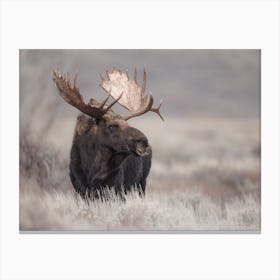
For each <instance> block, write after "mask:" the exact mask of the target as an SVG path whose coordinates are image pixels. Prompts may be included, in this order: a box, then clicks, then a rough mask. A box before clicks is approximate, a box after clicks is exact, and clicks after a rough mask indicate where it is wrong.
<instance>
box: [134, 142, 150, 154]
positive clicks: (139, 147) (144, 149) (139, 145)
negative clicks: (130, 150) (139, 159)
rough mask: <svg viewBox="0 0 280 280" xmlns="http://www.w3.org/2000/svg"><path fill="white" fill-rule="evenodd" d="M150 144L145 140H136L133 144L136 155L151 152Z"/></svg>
mask: <svg viewBox="0 0 280 280" xmlns="http://www.w3.org/2000/svg"><path fill="white" fill-rule="evenodd" d="M151 151H152V149H151V146H150V145H148V143H146V141H137V142H136V145H135V153H136V154H137V155H138V156H147V155H149V154H151Z"/></svg>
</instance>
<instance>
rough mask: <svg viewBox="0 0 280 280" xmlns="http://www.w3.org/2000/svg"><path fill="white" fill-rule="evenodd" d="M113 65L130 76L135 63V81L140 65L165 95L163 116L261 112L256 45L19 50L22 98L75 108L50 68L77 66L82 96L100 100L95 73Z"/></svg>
mask: <svg viewBox="0 0 280 280" xmlns="http://www.w3.org/2000/svg"><path fill="white" fill-rule="evenodd" d="M114 66H115V67H118V68H120V69H121V70H129V73H131V76H132V75H133V70H134V67H137V69H138V72H139V75H138V80H139V81H140V80H141V78H142V72H143V69H144V67H145V69H146V71H147V87H146V90H147V91H149V90H151V91H152V93H153V95H154V98H155V103H158V102H159V100H160V99H161V98H162V99H163V100H164V104H163V106H162V112H163V114H164V116H165V117H169V116H170V117H173V116H218V117H258V116H259V115H260V50H21V51H20V97H21V99H20V100H21V103H24V100H28V98H31V99H36V98H37V99H39V100H48V99H50V100H52V99H55V100H57V102H60V103H61V105H59V109H60V111H61V112H60V114H61V115H64V116H69V115H73V114H77V112H76V111H75V110H74V109H72V108H70V106H69V105H66V104H63V101H62V100H61V99H60V97H58V95H57V92H56V90H55V88H54V85H53V82H52V79H51V72H52V69H54V68H60V69H61V71H62V72H64V71H69V72H70V73H74V71H76V70H78V71H79V78H78V83H79V88H80V91H81V93H82V94H83V95H84V97H85V99H86V100H87V99H88V98H90V97H94V98H95V99H97V100H102V99H103V98H104V96H105V95H104V91H103V90H102V89H101V88H99V86H98V82H97V80H98V76H99V73H104V72H105V70H106V69H109V70H110V69H112V68H113V67H114ZM31 99H29V100H31ZM21 106H23V104H21ZM25 106H28V104H27V103H26V104H25ZM115 110H116V111H118V112H120V111H121V109H120V108H118V107H117V108H115Z"/></svg>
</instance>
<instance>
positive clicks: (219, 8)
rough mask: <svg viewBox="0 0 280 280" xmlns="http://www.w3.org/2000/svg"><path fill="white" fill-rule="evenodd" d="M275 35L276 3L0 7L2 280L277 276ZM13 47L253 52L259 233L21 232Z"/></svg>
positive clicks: (29, 3)
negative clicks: (256, 57)
mask: <svg viewBox="0 0 280 280" xmlns="http://www.w3.org/2000/svg"><path fill="white" fill-rule="evenodd" d="M279 34H280V32H279V3H278V1H267V0H266V1H225V2H224V1H187V2H183V1H179V2H175V1H173V2H168V1H155V2H146V1H144V2H142V3H141V2H133V3H131V2H116V1H114V2H110V1H105V2H88V1H85V2H82V1H69V2H67V1H61V2H54V1H50V2H46V1H40V2H39V1H38V2H35V1H23V0H21V1H10V2H8V1H4V2H1V177H0V178H1V193H0V196H1V204H0V205H1V226H0V228H1V244H0V250H1V259H0V260H1V263H0V270H1V277H2V279H93V278H98V279H113V278H114V279H279V275H280V273H279V263H280V259H279V237H280V232H279V222H280V217H279V212H280V211H279V204H280V203H279V185H280V184H279V140H280V139H279V128H280V124H279V77H280V75H279V63H278V62H279V47H280V46H279ZM20 48H43V49H45V48H74V49H75V48H187V49H190V48H192V49H196V48H231V49H232V48H256V49H262V234H260V235H250V234H249V235H248V234H245V235H241V234H238V235H229V234H227V235H215V234H213V235H190V234H188V235H89V234H88V235H74V234H68V235H67V234H59V235H48V234H47V235H45V234H42V235H28V234H25V235H22V234H21V235H20V234H19V232H18V176H17V174H18V111H16V110H15V107H17V106H18V62H19V61H18V49H20ZM15 174H16V175H15Z"/></svg>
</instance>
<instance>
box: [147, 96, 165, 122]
mask: <svg viewBox="0 0 280 280" xmlns="http://www.w3.org/2000/svg"><path fill="white" fill-rule="evenodd" d="M162 102H163V100H162V99H161V100H160V102H159V105H158V106H157V107H155V108H151V110H150V111H152V112H154V113H156V114H158V115H159V117H160V118H161V119H162V120H163V121H164V118H163V116H162V115H161V113H160V111H159V109H160V107H161V105H162Z"/></svg>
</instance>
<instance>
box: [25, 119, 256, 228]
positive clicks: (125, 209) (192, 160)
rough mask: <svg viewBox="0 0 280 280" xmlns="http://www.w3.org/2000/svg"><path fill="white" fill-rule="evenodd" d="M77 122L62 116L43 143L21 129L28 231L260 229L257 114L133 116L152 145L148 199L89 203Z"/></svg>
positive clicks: (134, 123) (136, 198)
mask: <svg viewBox="0 0 280 280" xmlns="http://www.w3.org/2000/svg"><path fill="white" fill-rule="evenodd" d="M74 122H75V121H74V120H56V121H55V122H54V123H53V124H52V125H51V126H49V129H48V133H46V135H45V137H44V141H43V142H42V141H35V140H34V139H33V138H32V135H29V134H28V133H27V131H25V130H22V131H21V132H22V133H23V134H21V147H20V148H21V159H20V167H21V168H20V170H21V181H20V229H21V230H28V231H30V230H93V231H98V230H102V231H107V230H108V231H116V230H120V231H121V230H137V231H139V230H143V231H146V230H149V231H150V230H184V231H186V230H253V231H259V230H260V211H261V201H260V139H259V123H258V121H257V120H248V119H247V120H246V119H240V120H238V119H234V120H230V119H173V120H172V119H171V120H166V122H165V123H160V124H159V123H158V121H151V120H145V119H144V120H141V119H140V120H135V121H133V122H132V125H134V126H135V127H137V128H139V129H141V130H142V131H143V132H144V133H145V134H146V135H147V136H148V138H149V141H150V143H151V145H152V147H153V164H152V169H151V173H150V175H149V177H148V185H147V195H146V197H145V199H140V198H139V197H138V196H137V195H135V194H131V195H130V196H129V197H128V198H127V201H126V203H123V202H121V201H118V200H117V199H113V200H110V201H108V202H107V203H101V202H96V201H95V202H94V203H89V204H88V203H86V202H84V201H83V200H81V199H80V198H79V197H78V196H77V195H75V193H74V192H73V188H72V186H71V183H70V181H69V176H68V164H69V150H70V147H71V140H72V139H71V138H72V133H73V125H74ZM58 131H59V133H60V135H63V137H57V132H58ZM44 132H45V131H44ZM25 133H26V134H25ZM33 137H34V135H33ZM35 139H38V137H35Z"/></svg>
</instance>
